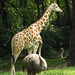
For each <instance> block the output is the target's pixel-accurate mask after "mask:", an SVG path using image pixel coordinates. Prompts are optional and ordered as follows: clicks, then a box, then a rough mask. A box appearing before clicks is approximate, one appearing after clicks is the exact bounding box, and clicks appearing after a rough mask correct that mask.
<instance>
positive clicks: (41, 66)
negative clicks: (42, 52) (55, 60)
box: [22, 54, 47, 75]
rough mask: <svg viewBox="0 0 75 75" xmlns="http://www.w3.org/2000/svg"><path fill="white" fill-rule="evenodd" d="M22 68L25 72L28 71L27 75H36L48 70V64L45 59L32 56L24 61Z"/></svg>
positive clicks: (28, 56)
mask: <svg viewBox="0 0 75 75" xmlns="http://www.w3.org/2000/svg"><path fill="white" fill-rule="evenodd" d="M22 67H23V72H24V71H25V70H26V71H27V75H36V73H39V72H41V71H44V70H46V69H47V63H46V61H45V59H44V58H43V57H41V56H39V55H38V54H30V55H27V56H26V57H25V58H24V59H23V64H22Z"/></svg>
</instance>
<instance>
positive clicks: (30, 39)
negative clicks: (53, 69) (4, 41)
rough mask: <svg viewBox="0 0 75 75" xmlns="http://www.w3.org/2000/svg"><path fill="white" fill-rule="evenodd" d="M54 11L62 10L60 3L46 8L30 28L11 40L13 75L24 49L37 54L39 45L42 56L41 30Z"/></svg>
mask: <svg viewBox="0 0 75 75" xmlns="http://www.w3.org/2000/svg"><path fill="white" fill-rule="evenodd" d="M52 11H55V12H62V10H61V9H60V8H59V7H58V4H57V3H55V2H53V3H51V5H50V6H49V7H48V8H47V9H46V11H45V12H44V14H43V16H42V17H41V18H40V19H39V20H37V21H36V22H35V23H33V24H31V25H30V26H29V27H28V28H26V29H24V30H22V31H21V32H18V33H17V34H16V35H14V36H13V38H12V40H11V48H12V61H11V75H15V63H16V60H17V58H18V56H19V54H20V53H21V51H22V50H23V49H28V54H36V52H37V49H38V47H39V55H40V56H41V48H42V44H43V42H42V38H41V36H40V33H41V31H42V30H43V28H44V26H45V25H46V23H47V20H48V18H49V16H50V14H51V12H52Z"/></svg>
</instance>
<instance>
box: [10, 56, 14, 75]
mask: <svg viewBox="0 0 75 75" xmlns="http://www.w3.org/2000/svg"><path fill="white" fill-rule="evenodd" d="M11 75H15V58H14V55H12V57H11Z"/></svg>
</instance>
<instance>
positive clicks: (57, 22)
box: [56, 0, 60, 26]
mask: <svg viewBox="0 0 75 75" xmlns="http://www.w3.org/2000/svg"><path fill="white" fill-rule="evenodd" d="M57 3H58V5H59V0H57ZM59 22H60V21H59V13H58V12H57V21H56V25H57V26H60V23H59Z"/></svg>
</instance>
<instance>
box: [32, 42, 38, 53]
mask: <svg viewBox="0 0 75 75" xmlns="http://www.w3.org/2000/svg"><path fill="white" fill-rule="evenodd" d="M38 47H39V43H38V42H37V44H36V45H34V47H33V54H36V53H37V50H38Z"/></svg>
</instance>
